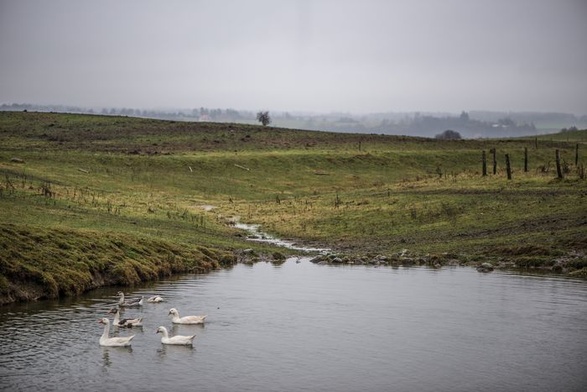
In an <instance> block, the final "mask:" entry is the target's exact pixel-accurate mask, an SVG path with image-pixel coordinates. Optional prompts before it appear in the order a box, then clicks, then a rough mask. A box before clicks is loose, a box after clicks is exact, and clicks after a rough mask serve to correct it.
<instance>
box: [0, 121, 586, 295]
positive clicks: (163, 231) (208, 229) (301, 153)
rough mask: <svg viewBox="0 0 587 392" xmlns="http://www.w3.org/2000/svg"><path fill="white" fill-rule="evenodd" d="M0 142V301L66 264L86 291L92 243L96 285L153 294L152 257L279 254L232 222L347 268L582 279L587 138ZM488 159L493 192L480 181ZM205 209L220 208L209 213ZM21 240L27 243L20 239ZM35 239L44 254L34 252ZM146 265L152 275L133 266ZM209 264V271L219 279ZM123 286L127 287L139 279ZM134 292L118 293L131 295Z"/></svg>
mask: <svg viewBox="0 0 587 392" xmlns="http://www.w3.org/2000/svg"><path fill="white" fill-rule="evenodd" d="M0 140H1V141H2V142H1V144H0V221H1V223H0V227H2V229H3V230H2V231H1V233H2V234H1V235H2V236H3V237H0V256H1V259H0V260H1V262H2V264H1V269H0V273H1V275H2V276H3V277H4V280H1V279H0V289H2V290H5V291H9V290H12V291H14V287H12V286H11V284H10V282H9V281H10V279H15V276H16V277H18V276H20V277H21V278H22V279H23V280H26V279H27V277H30V276H36V278H35V279H37V280H40V281H43V279H45V280H46V279H49V278H48V277H47V276H44V275H43V273H42V270H43V269H44V268H45V269H46V266H42V265H39V263H41V261H39V260H41V259H42V260H43V261H42V262H47V263H50V262H51V260H57V259H63V258H65V259H67V258H68V257H70V256H71V255H75V257H77V258H76V259H75V262H73V263H72V264H73V265H74V266H73V267H72V266H71V265H69V266H64V267H63V268H64V270H68V268H74V269H75V268H81V269H82V270H84V271H87V274H89V275H86V277H87V276H95V275H96V273H95V271H93V270H92V268H94V266H93V264H92V263H94V262H95V260H94V261H93V259H92V258H91V257H90V258H88V257H89V256H88V254H89V255H91V254H92V251H91V247H89V248H88V246H89V244H88V242H89V241H90V240H89V238H99V239H100V241H101V245H100V249H101V251H100V252H102V253H101V255H100V257H99V259H100V260H102V261H101V263H103V265H102V267H100V268H102V270H101V271H111V270H112V269H113V268H115V267H116V266H117V263H126V264H127V267H128V266H132V268H134V270H135V272H136V271H139V272H136V274H138V275H140V271H142V270H143V269H144V268H150V269H151V270H152V274H151V275H149V274H147V275H146V276H150V277H151V278H153V277H156V276H160V275H161V274H163V273H171V272H170V271H171V270H166V269H163V268H162V267H156V266H155V265H156V263H157V260H158V259H160V258H161V257H162V256H161V254H159V253H157V252H156V251H155V249H157V248H159V249H160V248H161V247H162V245H161V244H162V243H164V244H167V245H165V246H166V247H167V246H169V247H170V249H174V250H173V251H169V252H167V253H166V255H167V256H166V257H170V258H172V259H173V258H174V257H175V256H173V255H176V256H177V257H179V258H181V259H182V260H187V259H189V258H190V257H192V258H199V259H201V260H208V262H209V263H212V264H214V263H213V260H214V262H217V261H218V260H219V259H222V260H224V261H223V263H224V264H226V263H227V262H228V261H227V259H226V255H227V254H233V253H234V252H235V251H237V250H242V249H246V248H255V249H256V251H257V252H258V253H259V254H262V253H269V254H271V253H272V252H275V251H276V249H273V248H270V247H268V246H261V245H259V244H256V243H251V242H249V241H246V240H245V238H244V236H243V234H242V233H240V232H239V231H238V230H236V229H235V228H234V227H232V226H230V225H229V224H227V222H228V221H230V220H232V219H233V217H235V216H238V217H239V219H240V220H241V221H243V222H247V223H259V224H261V225H262V227H263V228H264V230H266V231H268V232H271V233H272V234H274V235H277V236H280V237H285V238H291V239H294V240H297V241H299V242H301V243H308V244H314V245H316V244H318V245H321V246H324V247H330V248H332V249H333V250H334V251H335V252H340V253H341V254H345V255H347V257H349V258H353V257H354V258H361V257H363V258H365V257H372V256H386V257H389V258H393V257H396V256H395V255H397V254H399V253H402V252H403V253H404V254H405V251H406V250H407V251H409V252H410V254H412V255H414V258H416V257H424V256H426V257H428V259H430V258H431V257H432V256H434V257H433V258H434V260H436V261H437V262H439V263H443V262H447V260H452V261H454V260H458V261H459V262H468V263H470V262H479V261H482V260H487V261H492V262H496V263H497V262H512V263H514V262H515V263H517V264H518V265H519V266H520V265H521V266H528V267H532V266H556V265H557V263H558V264H561V263H563V262H564V266H565V270H568V271H572V270H577V269H580V268H582V267H584V266H586V264H585V263H586V261H585V260H586V259H585V251H586V247H587V245H586V244H587V208H585V206H586V205H587V203H586V197H587V183H586V181H585V175H584V169H583V167H584V164H585V154H586V152H587V151H586V149H587V145H586V144H587V131H576V132H565V133H560V134H552V135H542V136H539V137H533V138H520V139H505V140H488V139H483V140H461V141H439V140H435V139H426V138H410V137H400V136H385V135H364V134H346V133H345V134H339V133H330V132H316V131H300V130H289V129H277V128H271V127H266V128H264V127H261V126H257V125H244V124H221V123H188V122H172V121H160V120H150V119H137V118H127V117H110V116H90V115H72V114H57V113H30V112H29V113H26V112H18V113H17V112H2V113H0ZM491 149H495V151H496V158H497V173H496V174H495V175H494V174H493V164H492V154H491V153H490V150H491ZM556 150H559V153H560V157H561V167H562V171H563V175H564V178H562V179H559V178H557V170H556V164H555V151H556ZM482 151H485V152H486V156H487V159H488V168H487V170H488V175H487V176H482V175H481V170H482V165H481V156H482ZM525 151H527V156H528V171H527V172H525V171H524V154H525ZM577 152H578V153H579V155H578V157H579V159H578V162H577V164H575V160H576V154H577ZM505 154H508V155H509V157H510V161H511V169H512V179H511V180H508V179H507V177H506V168H505ZM209 205H212V206H214V207H215V208H214V209H212V210H207V209H205V208H204V206H209ZM56 230H58V232H59V233H61V234H59V235H63V236H65V237H67V238H71V240H68V241H69V242H70V243H69V244H68V245H64V247H61V248H60V247H59V246H58V245H51V241H50V238H51V237H52V236H53V235H56V234H55V233H56ZM9 232H10V233H12V234H10V233H9ZM24 232H26V233H29V235H22V234H21V235H16V234H15V233H24ZM35 235H38V236H39V238H41V239H40V240H39V241H38V242H39V243H42V244H43V246H42V247H39V248H35V246H34V243H35V240H31V238H33V237H35ZM15 241H16V245H15ZM18 241H21V242H20V243H18ZM113 241H114V242H116V241H118V242H120V246H118V250H115V249H114V248H112V249H110V248H109V245H108V244H109V243H112V242H113ZM123 243H125V244H126V245H125V244H123ZM132 243H134V244H135V245H136V244H138V243H140V244H142V245H141V249H143V251H141V252H132V251H127V252H125V251H123V252H122V254H121V253H120V248H121V247H122V248H124V247H125V246H128V244H132ZM133 246H134V245H133ZM19 247H20V248H24V249H26V252H23V251H21V250H20V249H19ZM55 247H56V248H55ZM131 247H132V246H131ZM134 247H135V248H136V247H137V246H134ZM115 248H116V246H115ZM83 249H85V251H84V250H83ZM109 249H110V250H109ZM279 251H280V252H284V253H287V251H285V250H279ZM181 252H185V254H181ZM206 253H208V255H207V256H206ZM141 254H146V255H151V256H149V257H141ZM188 254H189V255H191V256H188ZM196 254H197V255H199V256H197V257H196V256H194V255H196ZM211 255H215V256H214V257H212V256H211ZM172 256H173V257H172ZM145 258H147V259H149V260H150V261H149V262H150V263H152V264H150V265H148V266H140V265H135V264H137V263H138V264H140V263H141V259H145ZM428 259H427V260H428ZM82 264H83V266H82ZM212 264H211V265H210V266H209V268H216V267H218V266H219V264H215V265H212ZM15 265H18V268H17V267H15ZM125 268H126V267H125ZM128 268H131V267H128ZM158 268H159V269H158ZM33 270H34V271H37V272H34V273H33V272H31V271H33ZM164 270H165V271H164ZM179 270H182V269H181V268H179V269H178V271H179ZM39 271H40V272H39ZM129 271H130V270H127V272H126V275H125V276H127V278H128V276H131V275H132V276H134V275H133V273H132V272H129ZM162 271H163V272H162ZM62 272H63V271H61V272H60V273H62ZM35 274H36V275H35ZM127 278H125V279H121V280H120V281H119V283H129V282H132V281H134V280H133V279H130V278H128V279H127ZM88 279H89V278H88ZM140 279H141V278H140V276H139V280H140ZM90 280H91V279H90ZM114 283H116V280H114ZM91 284H95V282H94V283H88V284H86V286H88V285H90V286H91ZM86 286H83V287H86ZM83 287H82V288H80V290H82V289H84V288H83ZM55 290H57V292H63V293H65V292H66V291H67V290H61V289H60V288H56V289H55ZM60 290H61V291H60ZM73 291H75V290H73Z"/></svg>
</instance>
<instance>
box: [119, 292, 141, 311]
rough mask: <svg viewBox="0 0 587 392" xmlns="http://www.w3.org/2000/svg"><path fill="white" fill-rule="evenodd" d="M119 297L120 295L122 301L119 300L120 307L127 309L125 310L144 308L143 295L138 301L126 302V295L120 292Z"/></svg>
mask: <svg viewBox="0 0 587 392" xmlns="http://www.w3.org/2000/svg"><path fill="white" fill-rule="evenodd" d="M118 295H120V299H119V300H118V306H121V307H125V308H132V307H136V306H143V296H142V295H141V298H136V299H133V300H130V301H125V299H124V293H123V292H122V291H119V292H118Z"/></svg>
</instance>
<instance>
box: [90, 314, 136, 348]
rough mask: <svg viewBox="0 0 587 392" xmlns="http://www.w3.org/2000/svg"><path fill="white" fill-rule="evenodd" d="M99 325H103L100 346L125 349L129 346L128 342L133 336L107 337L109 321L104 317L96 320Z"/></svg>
mask: <svg viewBox="0 0 587 392" xmlns="http://www.w3.org/2000/svg"><path fill="white" fill-rule="evenodd" d="M98 322H99V323H100V324H104V333H102V336H100V346H107V347H127V346H130V344H131V343H130V341H131V340H132V338H134V337H135V335H132V336H126V337H112V338H111V337H109V333H110V320H108V319H107V318H106V317H104V318H101V319H99V320H98Z"/></svg>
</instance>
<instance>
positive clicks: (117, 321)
mask: <svg viewBox="0 0 587 392" xmlns="http://www.w3.org/2000/svg"><path fill="white" fill-rule="evenodd" d="M118 295H119V296H120V300H119V301H118V304H117V305H116V308H114V309H112V310H110V312H109V313H114V320H112V325H113V326H114V327H116V328H132V327H142V326H143V318H142V317H140V318H135V319H126V318H125V319H121V318H120V309H121V308H134V307H140V306H143V301H144V297H143V296H141V297H140V298H137V299H133V300H130V301H127V300H126V299H125V298H124V293H123V292H122V291H119V292H118ZM147 302H151V303H159V302H163V298H162V297H161V296H159V295H155V296H153V297H150V298H148V299H147ZM168 315H169V317H171V322H172V323H173V324H203V323H204V322H205V320H206V316H205V315H204V316H184V317H180V316H179V311H178V310H177V309H176V308H171V309H169V313H168ZM98 322H99V323H100V324H103V325H104V332H103V333H102V336H101V337H100V345H101V346H107V347H128V346H130V345H131V341H132V340H133V338H134V337H135V335H131V336H124V337H122V336H113V337H110V320H109V319H108V318H107V317H103V318H101V319H99V320H98ZM156 333H160V334H161V335H162V336H161V343H163V344H174V345H182V346H191V345H193V342H194V338H195V337H196V335H175V336H170V335H169V332H168V331H167V328H165V327H163V326H160V327H158V328H157V331H156Z"/></svg>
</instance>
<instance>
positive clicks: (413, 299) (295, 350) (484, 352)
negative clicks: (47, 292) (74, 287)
mask: <svg viewBox="0 0 587 392" xmlns="http://www.w3.org/2000/svg"><path fill="white" fill-rule="evenodd" d="M118 290H119V288H108V289H101V290H96V291H94V292H92V293H89V294H87V295H84V296H82V297H79V298H76V299H68V300H60V301H43V302H39V303H34V304H28V305H14V306H4V307H0V327H1V328H2V334H0V354H1V355H0V389H2V390H10V391H37V390H55V391H63V390H70V391H96V390H99V389H102V390H114V391H123V390H126V391H129V390H130V391H139V390H140V391H162V390H165V391H179V390H182V389H183V390H197V391H492V392H493V391H549V392H550V391H554V390H556V391H585V390H586V387H587V371H586V369H587V283H586V282H584V281H580V280H572V279H562V278H555V277H536V276H523V275H515V274H508V273H503V272H493V273H490V274H481V273H478V272H476V271H475V270H474V269H472V268H459V267H454V268H442V269H439V270H433V269H427V268H389V267H384V268H382V267H380V268H374V267H363V266H338V267H333V266H321V265H315V264H312V263H311V262H310V261H309V260H308V259H289V260H288V261H287V262H286V263H284V264H283V265H281V266H274V265H272V264H269V263H257V264H255V265H253V266H247V265H237V266H235V267H234V268H232V269H230V270H222V271H216V272H213V273H210V274H206V275H188V276H183V277H181V278H179V279H173V280H167V281H162V282H158V283H156V284H153V285H149V286H145V287H142V288H140V289H136V290H134V291H132V292H128V293H127V295H128V296H130V297H136V296H139V295H144V296H145V297H147V296H150V295H153V294H160V295H162V296H163V297H164V298H165V299H166V302H163V303H158V304H151V303H145V304H144V306H143V307H142V308H140V309H134V310H133V309H128V310H126V311H125V313H124V317H136V316H142V317H144V327H143V328H142V329H133V330H127V329H125V330H123V331H120V332H118V334H119V335H120V336H126V335H129V334H131V333H134V334H136V336H135V338H134V340H133V345H132V347H131V348H103V347H100V346H99V344H98V340H99V337H100V335H101V334H102V330H103V328H102V326H101V325H100V324H98V322H97V319H98V318H100V317H104V316H106V315H107V311H108V310H109V309H110V308H111V307H112V306H113V305H114V304H115V303H116V302H117V300H118V297H117V296H116V292H117V291H118ZM171 307H175V308H178V309H179V311H180V314H181V315H188V314H204V313H205V314H208V322H207V323H206V324H205V326H186V325H183V326H176V327H172V325H171V321H170V319H169V318H168V317H167V314H168V311H169V309H170V308H171ZM110 318H112V317H111V315H110ZM159 325H163V326H166V327H167V328H168V329H171V330H172V331H173V333H178V334H183V335H187V334H193V333H195V334H197V337H196V340H195V343H194V347H193V348H190V347H174V346H164V345H162V344H161V342H160V337H161V335H157V334H155V330H156V328H157V327H158V326H159Z"/></svg>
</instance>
